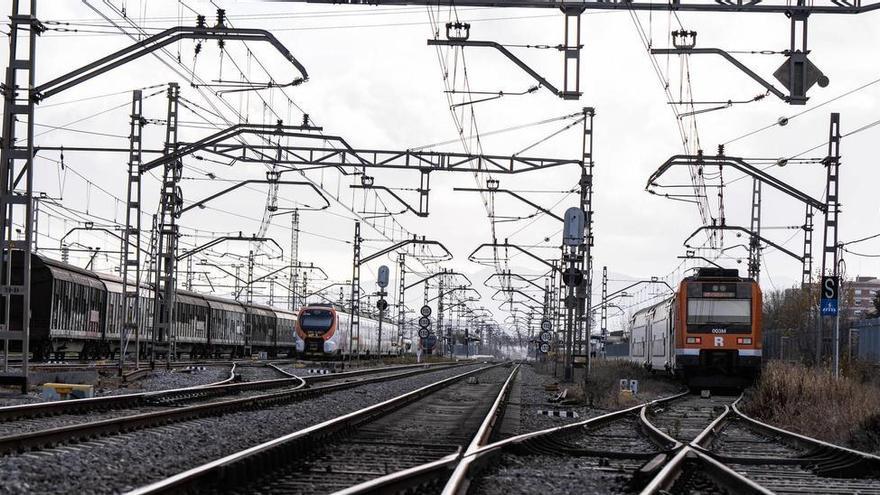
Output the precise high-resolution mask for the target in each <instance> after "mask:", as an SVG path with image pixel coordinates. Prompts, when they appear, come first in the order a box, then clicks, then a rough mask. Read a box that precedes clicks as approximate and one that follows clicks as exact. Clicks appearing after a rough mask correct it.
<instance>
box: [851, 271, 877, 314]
mask: <svg viewBox="0 0 880 495" xmlns="http://www.w3.org/2000/svg"><path fill="white" fill-rule="evenodd" d="M848 285H849V288H850V289H851V290H852V291H853V308H852V309H853V316H854V317H855V319H857V320H860V319H862V318H867V317H868V313H870V312H872V311H874V304H873V303H872V302H871V301H873V300H874V295H875V294H876V293H877V291H880V279H878V278H877V277H856V278H855V280H853V281H850V282H848Z"/></svg>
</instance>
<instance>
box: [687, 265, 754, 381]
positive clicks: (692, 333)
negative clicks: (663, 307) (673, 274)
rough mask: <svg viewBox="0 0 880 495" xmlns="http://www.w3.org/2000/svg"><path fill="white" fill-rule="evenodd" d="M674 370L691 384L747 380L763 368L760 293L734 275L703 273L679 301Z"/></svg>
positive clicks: (720, 271)
mask: <svg viewBox="0 0 880 495" xmlns="http://www.w3.org/2000/svg"><path fill="white" fill-rule="evenodd" d="M677 299H678V301H677V303H678V304H677V308H676V310H677V312H678V315H677V316H678V317H677V318H676V320H677V321H676V327H677V328H676V332H675V334H676V342H675V348H676V349H675V351H676V352H675V354H676V356H675V358H676V359H675V362H676V366H675V367H676V370H677V371H678V372H680V373H681V374H682V375H684V376H685V378H686V379H687V380H688V383H690V384H693V385H701V384H702V383H701V382H702V381H706V382H707V383H708V384H711V385H719V386H720V385H722V384H726V382H730V385H731V386H734V385H739V384H740V383H747V382H749V381H751V380H752V379H753V378H754V376H755V375H757V374H758V373H759V372H760V369H761V288H760V286H759V285H758V284H757V282H755V281H754V280H752V279H749V278H742V277H739V274H738V272H737V270H728V269H720V268H701V269H699V271H698V272H697V274H696V275H695V276H693V277H688V278H686V279H684V280H683V281H682V282H681V286H680V288H679V291H678V297H677Z"/></svg>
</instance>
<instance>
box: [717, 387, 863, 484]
mask: <svg viewBox="0 0 880 495" xmlns="http://www.w3.org/2000/svg"><path fill="white" fill-rule="evenodd" d="M741 401H742V398H739V399H738V400H737V401H736V402H734V403H733V404H732V405H731V408H732V409H733V412H734V414H736V415H737V417H738V418H740V419H743V420H744V421H746V422H747V423H749V424H751V425H752V426H755V427H756V428H758V429H760V430H764V431H765V432H767V433H771V434H775V435H779V436H783V437H786V438H788V439H790V440H793V441H795V442H797V443H799V444H802V445H807V446H810V447H819V448H823V449H830V450H833V451H837V452H840V453H841V454H846V455H848V456H851V457H853V458H857V459H860V460H862V461H865V462H870V463H873V464H874V465H875V467H877V466H880V456H877V455H874V454H870V453H868V452H862V451H860V450H855V449H850V448H847V447H842V446H840V445H835V444H833V443H829V442H825V441H822V440H819V439H817V438H812V437H808V436H805V435H801V434H800V433H795V432H793V431H789V430H785V429H782V428H779V427H777V426H773V425H770V424H767V423H764V422H761V421H758V420H757V419H754V418H752V417H751V416H749V415H747V414H746V413H744V412H742V411H741V410H740V409H739V407H738V406H737V404H738V403H740V402H741Z"/></svg>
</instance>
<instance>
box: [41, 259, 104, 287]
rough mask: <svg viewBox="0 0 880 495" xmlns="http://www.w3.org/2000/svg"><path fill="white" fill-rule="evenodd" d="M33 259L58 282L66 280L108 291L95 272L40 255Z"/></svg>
mask: <svg viewBox="0 0 880 495" xmlns="http://www.w3.org/2000/svg"><path fill="white" fill-rule="evenodd" d="M33 257H34V258H35V259H36V260H38V261H39V263H42V264H43V266H45V267H46V268H47V269H48V270H49V272H50V273H51V274H52V276H53V277H55V278H56V279H58V280H65V281H67V282H73V283H76V284H80V285H85V286H87V287H92V288H95V289H106V287H104V284H103V283H102V282H101V280H100V279H98V277H96V276H95V274H94V273H93V272H90V271H88V270H84V269H82V268H79V267H76V266H73V265H70V264H67V263H64V262H61V261H58V260H53V259H52V258H47V257H45V256H42V255H39V254H34V255H33Z"/></svg>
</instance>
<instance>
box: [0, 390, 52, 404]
mask: <svg viewBox="0 0 880 495" xmlns="http://www.w3.org/2000/svg"><path fill="white" fill-rule="evenodd" d="M45 401H46V399H45V398H43V397H42V396H41V395H40V393H39V392H31V393H29V394H27V395H21V394H18V393H15V392H3V393H2V394H0V407H5V406H17V405H19V404H33V403H35V402H45Z"/></svg>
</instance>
